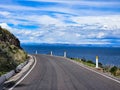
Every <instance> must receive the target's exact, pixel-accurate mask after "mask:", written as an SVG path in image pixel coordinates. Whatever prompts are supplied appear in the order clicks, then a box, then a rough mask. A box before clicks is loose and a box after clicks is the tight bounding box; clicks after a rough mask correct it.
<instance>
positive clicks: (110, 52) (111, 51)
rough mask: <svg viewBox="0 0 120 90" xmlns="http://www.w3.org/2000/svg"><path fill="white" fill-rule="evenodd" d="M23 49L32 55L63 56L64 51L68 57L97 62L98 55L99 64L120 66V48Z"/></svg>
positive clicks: (55, 47)
mask: <svg viewBox="0 0 120 90" xmlns="http://www.w3.org/2000/svg"><path fill="white" fill-rule="evenodd" d="M22 48H24V49H25V50H26V52H28V53H30V54H35V52H36V50H37V52H38V54H50V52H51V51H52V52H53V55H57V56H63V53H64V51H66V52H67V57H72V58H85V59H86V60H92V61H94V62H95V57H96V55H98V56H99V62H101V63H102V64H104V65H117V66H120V47H87V46H86V47H83V46H76V45H46V44H45V45H43V44H41V45H22Z"/></svg>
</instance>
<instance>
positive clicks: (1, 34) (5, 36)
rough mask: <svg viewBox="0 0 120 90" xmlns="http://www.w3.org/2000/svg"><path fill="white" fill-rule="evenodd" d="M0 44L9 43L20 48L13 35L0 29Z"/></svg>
mask: <svg viewBox="0 0 120 90" xmlns="http://www.w3.org/2000/svg"><path fill="white" fill-rule="evenodd" d="M0 42H5V43H6V42H9V44H11V45H15V46H17V47H19V48H21V47H20V41H19V40H18V39H17V38H16V37H15V36H14V35H13V34H11V33H10V32H9V31H8V30H6V29H3V28H1V27H0Z"/></svg>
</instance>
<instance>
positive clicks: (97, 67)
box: [96, 56, 98, 68]
mask: <svg viewBox="0 0 120 90" xmlns="http://www.w3.org/2000/svg"><path fill="white" fill-rule="evenodd" d="M96 68H98V56H96Z"/></svg>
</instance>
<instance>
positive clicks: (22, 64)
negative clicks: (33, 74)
mask: <svg viewBox="0 0 120 90" xmlns="http://www.w3.org/2000/svg"><path fill="white" fill-rule="evenodd" d="M27 63H28V60H27V61H25V62H24V63H21V64H20V65H18V66H17V67H16V69H15V70H11V71H10V72H8V73H6V74H4V75H2V76H1V77H0V85H1V84H2V83H4V82H5V81H6V80H8V79H9V78H11V77H12V76H13V75H15V74H16V73H18V72H20V71H21V70H22V68H23V67H24V66H25V65H26V64H27Z"/></svg>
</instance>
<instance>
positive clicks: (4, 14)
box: [0, 11, 11, 16]
mask: <svg viewBox="0 0 120 90" xmlns="http://www.w3.org/2000/svg"><path fill="white" fill-rule="evenodd" d="M10 14H11V13H10V12H7V11H0V15H2V16H8V15H10Z"/></svg>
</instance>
